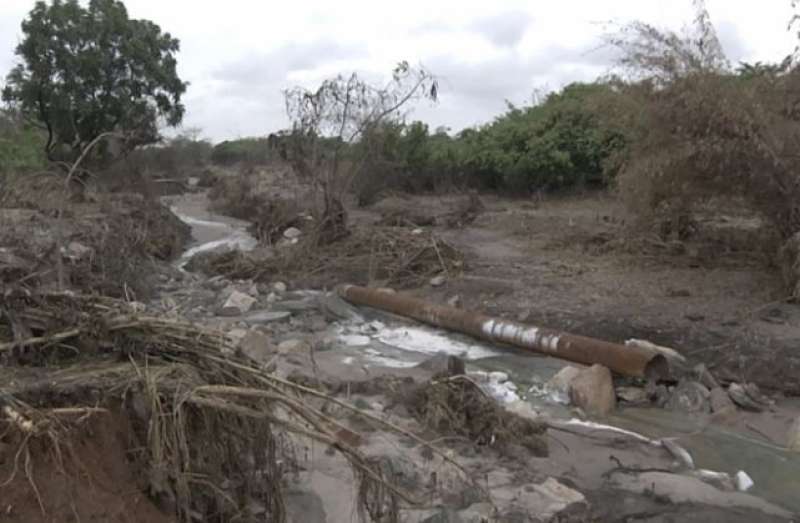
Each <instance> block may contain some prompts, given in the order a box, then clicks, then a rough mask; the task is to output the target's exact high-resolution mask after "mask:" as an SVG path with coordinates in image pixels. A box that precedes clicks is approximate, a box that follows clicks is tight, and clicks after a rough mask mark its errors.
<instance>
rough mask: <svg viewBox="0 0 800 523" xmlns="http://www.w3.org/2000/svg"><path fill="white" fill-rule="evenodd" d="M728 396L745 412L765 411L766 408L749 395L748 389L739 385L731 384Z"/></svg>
mask: <svg viewBox="0 0 800 523" xmlns="http://www.w3.org/2000/svg"><path fill="white" fill-rule="evenodd" d="M728 396H730V398H731V399H732V400H733V402H734V403H735V404H737V405H738V406H740V407H741V408H743V409H745V410H749V411H751V412H762V411H763V410H764V407H765V406H764V405H762V404H761V403H759V402H757V401H755V400H754V399H753V398H752V397H750V395H749V394H748V393H747V389H746V388H745V387H744V386H742V385H739V384H738V383H731V384H730V386H729V387H728Z"/></svg>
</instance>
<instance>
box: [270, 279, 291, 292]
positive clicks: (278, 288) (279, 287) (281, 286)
mask: <svg viewBox="0 0 800 523" xmlns="http://www.w3.org/2000/svg"><path fill="white" fill-rule="evenodd" d="M287 289H288V287H287V286H286V284H285V283H283V282H282V281H276V282H275V283H273V284H272V290H274V291H275V292H277V293H278V294H283V293H284V292H286V291H287Z"/></svg>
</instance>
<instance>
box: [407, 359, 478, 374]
mask: <svg viewBox="0 0 800 523" xmlns="http://www.w3.org/2000/svg"><path fill="white" fill-rule="evenodd" d="M417 367H418V368H420V369H424V370H427V371H430V372H432V373H433V374H434V375H435V376H462V375H464V374H466V368H465V366H464V360H462V359H461V358H459V357H458V356H452V355H448V354H443V353H439V354H436V355H435V356H432V357H430V358H428V359H427V360H425V361H423V362H422V363H420V364H418V365H417Z"/></svg>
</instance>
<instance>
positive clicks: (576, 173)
mask: <svg viewBox="0 0 800 523" xmlns="http://www.w3.org/2000/svg"><path fill="white" fill-rule="evenodd" d="M613 96H616V95H615V93H614V92H613V90H612V89H611V87H610V86H608V85H606V84H599V83H598V84H572V85H569V86H567V87H566V88H565V89H563V90H562V91H561V92H558V93H553V94H551V95H549V96H548V97H547V98H546V99H545V100H544V101H543V103H541V104H538V105H532V106H530V107H525V108H518V107H514V106H509V108H508V111H507V112H506V113H505V114H503V115H501V116H499V117H498V118H496V119H495V120H494V121H493V122H492V123H490V124H488V125H485V126H483V127H480V128H477V129H466V130H464V131H462V132H461V133H459V134H458V135H457V136H455V137H452V136H450V135H449V134H447V132H446V131H444V130H438V131H437V132H436V133H434V134H431V133H430V131H429V129H428V126H427V125H426V124H424V123H422V122H412V123H411V124H399V123H394V124H391V125H388V124H387V125H383V126H380V127H377V128H375V129H372V130H371V132H370V133H369V134H367V135H365V137H364V140H362V142H369V143H370V145H369V146H367V145H365V144H364V143H361V144H358V145H357V146H359V147H365V148H366V149H369V150H371V151H373V156H372V157H371V161H370V164H369V166H370V169H369V172H367V173H365V175H366V176H369V177H370V178H374V179H376V180H378V181H379V182H380V183H382V184H387V183H388V184H390V185H394V186H399V187H400V188H403V189H405V190H410V191H429V190H433V189H435V188H437V187H440V186H442V185H452V184H455V185H465V184H469V185H478V186H481V187H484V188H489V189H498V190H511V191H514V192H529V191H534V190H539V189H545V190H551V189H559V188H565V187H572V186H576V185H587V184H595V185H598V184H599V185H602V184H604V183H605V182H606V180H607V177H608V176H613V174H614V172H615V170H614V168H613V165H614V164H613V163H612V162H610V160H611V159H612V158H614V157H615V156H616V155H618V154H620V153H621V151H623V150H624V148H625V141H624V139H623V135H622V134H621V133H620V132H618V131H617V130H616V127H615V125H614V123H613V122H612V120H610V119H608V118H604V117H601V116H600V114H601V113H602V110H603V109H604V107H605V100H606V98H607V97H613ZM376 143H380V146H375V144H376ZM376 183H377V182H376Z"/></svg>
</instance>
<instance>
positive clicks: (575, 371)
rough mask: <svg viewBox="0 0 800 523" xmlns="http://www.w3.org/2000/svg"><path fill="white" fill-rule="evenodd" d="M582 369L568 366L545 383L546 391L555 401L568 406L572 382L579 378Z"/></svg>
mask: <svg viewBox="0 0 800 523" xmlns="http://www.w3.org/2000/svg"><path fill="white" fill-rule="evenodd" d="M580 373H581V369H579V368H577V367H573V366H566V367H564V368H563V369H561V370H560V371H558V373H557V374H556V375H555V376H553V377H552V378H550V381H548V382H547V383H545V385H544V389H545V391H546V392H547V393H548V394H550V395H551V396H552V398H553V400H554V401H557V402H559V403H564V404H567V403H569V398H570V389H571V387H572V381H573V380H574V379H575V378H577V377H578V375H579V374H580Z"/></svg>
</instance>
